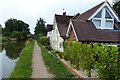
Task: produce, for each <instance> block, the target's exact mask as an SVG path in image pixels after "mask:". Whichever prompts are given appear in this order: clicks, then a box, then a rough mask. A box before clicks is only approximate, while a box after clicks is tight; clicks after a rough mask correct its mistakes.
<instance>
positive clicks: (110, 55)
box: [61, 41, 120, 80]
mask: <svg viewBox="0 0 120 80" xmlns="http://www.w3.org/2000/svg"><path fill="white" fill-rule="evenodd" d="M118 49H119V48H118V47H115V46H107V45H103V44H101V45H99V44H95V43H89V44H86V43H84V44H83V43H79V42H72V41H69V42H64V50H65V51H64V53H61V54H62V56H63V57H64V59H66V60H68V61H70V62H71V64H72V65H73V66H74V67H75V68H77V69H79V68H81V67H82V68H83V69H85V70H87V71H88V73H89V77H90V73H91V69H98V74H99V76H100V78H107V79H114V80H117V79H118V78H120V77H119V75H120V72H119V71H120V70H119V66H118V65H119V64H120V62H119V60H118Z"/></svg>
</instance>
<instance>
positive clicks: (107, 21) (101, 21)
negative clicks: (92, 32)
mask: <svg viewBox="0 0 120 80" xmlns="http://www.w3.org/2000/svg"><path fill="white" fill-rule="evenodd" d="M92 21H93V23H94V25H95V26H96V28H98V29H113V26H114V18H113V17H112V15H111V13H110V11H108V9H107V8H103V9H102V10H100V11H99V12H98V13H97V14H96V15H95V17H94V18H93V19H92Z"/></svg>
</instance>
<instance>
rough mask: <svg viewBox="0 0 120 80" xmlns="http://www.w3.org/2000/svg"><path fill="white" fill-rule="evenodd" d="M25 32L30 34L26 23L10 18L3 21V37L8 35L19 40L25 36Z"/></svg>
mask: <svg viewBox="0 0 120 80" xmlns="http://www.w3.org/2000/svg"><path fill="white" fill-rule="evenodd" d="M27 34H30V32H29V25H28V24H27V23H24V22H23V21H21V20H17V19H12V18H11V19H8V20H7V21H6V22H5V28H4V32H3V35H4V36H5V37H10V38H13V37H14V38H17V39H18V40H19V39H23V38H27Z"/></svg>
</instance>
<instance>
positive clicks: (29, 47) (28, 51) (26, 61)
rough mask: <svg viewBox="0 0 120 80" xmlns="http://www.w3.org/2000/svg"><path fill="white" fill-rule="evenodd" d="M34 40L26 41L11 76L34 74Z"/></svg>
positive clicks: (22, 76) (24, 76) (25, 76)
mask: <svg viewBox="0 0 120 80" xmlns="http://www.w3.org/2000/svg"><path fill="white" fill-rule="evenodd" d="M33 47H34V41H26V44H25V48H24V49H23V50H22V52H21V53H20V57H19V60H18V61H17V62H16V66H15V69H14V71H13V72H12V73H11V74H10V76H9V78H30V76H31V74H32V67H31V65H32V53H33Z"/></svg>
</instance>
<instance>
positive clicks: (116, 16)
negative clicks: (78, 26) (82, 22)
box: [88, 1, 120, 22]
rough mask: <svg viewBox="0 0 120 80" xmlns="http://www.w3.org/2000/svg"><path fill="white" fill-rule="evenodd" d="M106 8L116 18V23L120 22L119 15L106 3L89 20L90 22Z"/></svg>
mask: <svg viewBox="0 0 120 80" xmlns="http://www.w3.org/2000/svg"><path fill="white" fill-rule="evenodd" d="M104 8H106V9H107V10H108V11H109V12H110V13H111V15H112V16H113V17H114V19H115V20H116V22H120V19H119V17H118V15H117V13H116V12H115V11H114V10H113V8H112V7H111V5H110V4H109V3H108V2H107V1H105V2H104V4H102V5H101V6H100V7H99V8H98V9H97V10H96V11H95V12H94V13H93V14H92V15H91V16H90V17H89V18H88V20H91V19H92V18H93V17H94V16H95V15H97V14H98V13H99V11H100V10H102V9H104Z"/></svg>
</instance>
